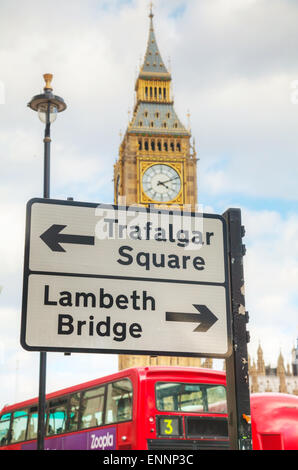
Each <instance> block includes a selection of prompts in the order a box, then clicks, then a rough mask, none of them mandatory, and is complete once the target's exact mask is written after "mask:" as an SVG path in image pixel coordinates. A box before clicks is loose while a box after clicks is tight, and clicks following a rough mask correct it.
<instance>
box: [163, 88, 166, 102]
mask: <svg viewBox="0 0 298 470" xmlns="http://www.w3.org/2000/svg"><path fill="white" fill-rule="evenodd" d="M163 99H164V100H165V99H167V89H166V88H164V89H163Z"/></svg>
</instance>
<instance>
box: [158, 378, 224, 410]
mask: <svg viewBox="0 0 298 470" xmlns="http://www.w3.org/2000/svg"><path fill="white" fill-rule="evenodd" d="M156 407H157V409H158V410H159V411H184V412H188V413H208V412H209V413H226V412H227V404H226V390H225V387H224V386H222V385H207V384H182V383H171V382H160V383H157V384H156Z"/></svg>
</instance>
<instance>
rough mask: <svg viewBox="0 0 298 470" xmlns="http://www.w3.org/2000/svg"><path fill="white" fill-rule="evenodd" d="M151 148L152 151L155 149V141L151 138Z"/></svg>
mask: <svg viewBox="0 0 298 470" xmlns="http://www.w3.org/2000/svg"><path fill="white" fill-rule="evenodd" d="M151 150H152V151H153V152H154V151H155V141H154V140H151Z"/></svg>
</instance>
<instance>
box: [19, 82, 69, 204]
mask: <svg viewBox="0 0 298 470" xmlns="http://www.w3.org/2000/svg"><path fill="white" fill-rule="evenodd" d="M43 78H44V80H45V83H46V84H45V87H44V93H43V94H41V95H36V96H34V97H33V98H32V100H31V101H30V102H29V103H28V107H29V108H31V109H33V111H36V112H37V113H38V117H39V119H40V120H41V122H43V123H44V124H45V125H46V127H45V136H44V186H43V192H44V194H43V197H44V198H49V197H50V145H51V124H52V123H53V122H54V121H55V120H56V118H57V114H58V113H61V112H62V111H64V110H65V109H66V104H65V102H64V100H63V99H62V98H60V96H56V95H53V93H52V92H53V88H52V85H51V82H52V79H53V75H52V74H51V73H46V74H44V76H43Z"/></svg>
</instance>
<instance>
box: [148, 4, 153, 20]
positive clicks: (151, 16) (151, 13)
mask: <svg viewBox="0 0 298 470" xmlns="http://www.w3.org/2000/svg"><path fill="white" fill-rule="evenodd" d="M149 9H150V12H149V18H151V20H152V18H153V16H154V14H153V11H152V10H153V2H150V3H149Z"/></svg>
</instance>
